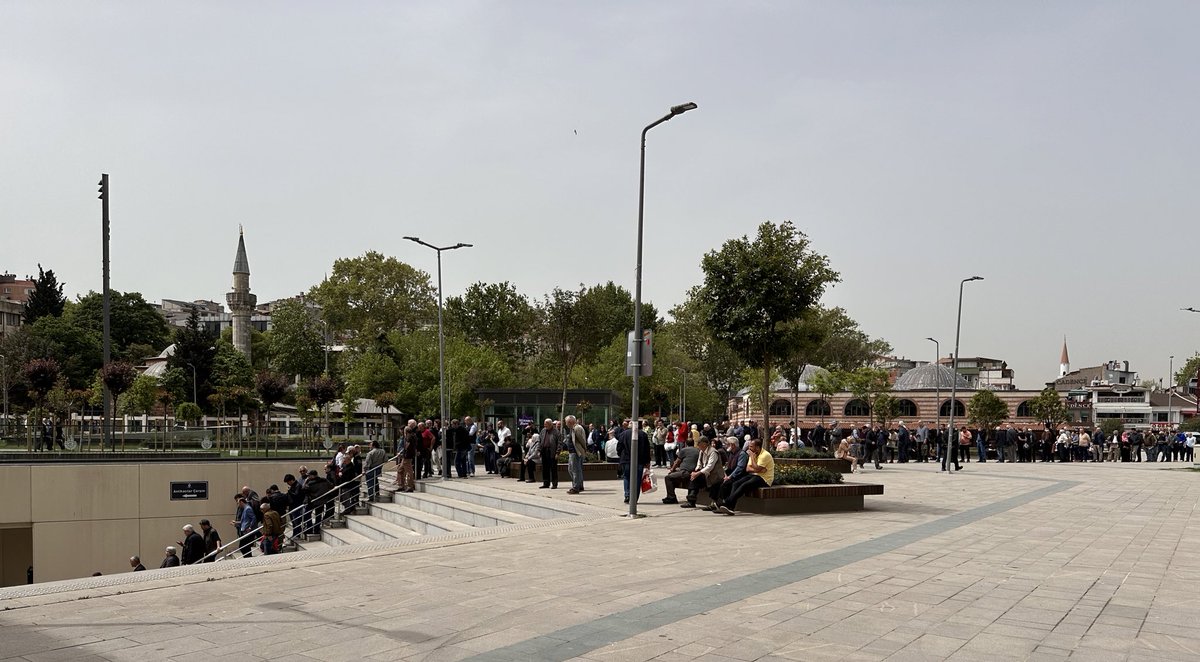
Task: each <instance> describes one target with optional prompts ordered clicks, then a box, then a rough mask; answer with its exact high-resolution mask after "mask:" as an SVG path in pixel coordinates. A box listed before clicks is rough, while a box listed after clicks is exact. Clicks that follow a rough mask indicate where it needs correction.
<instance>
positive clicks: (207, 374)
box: [167, 306, 216, 405]
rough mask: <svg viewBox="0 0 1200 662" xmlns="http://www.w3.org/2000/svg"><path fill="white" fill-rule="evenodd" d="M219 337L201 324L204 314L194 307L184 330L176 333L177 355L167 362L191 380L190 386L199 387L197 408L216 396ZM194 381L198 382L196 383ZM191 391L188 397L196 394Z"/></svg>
mask: <svg viewBox="0 0 1200 662" xmlns="http://www.w3.org/2000/svg"><path fill="white" fill-rule="evenodd" d="M215 342H216V337H214V336H213V335H212V334H210V333H209V332H208V330H206V329H205V328H204V326H203V325H202V324H201V323H200V311H199V310H198V309H197V308H196V307H194V306H193V307H192V310H191V312H190V313H189V314H188V318H187V322H186V323H185V324H184V326H183V328H180V329H176V331H175V353H174V354H173V355H171V358H170V359H168V361H167V366H168V368H170V369H179V370H180V371H182V372H183V373H184V374H185V375H186V376H187V378H188V380H189V381H188V384H189V386H190V385H191V384H193V383H195V384H196V389H195V390H196V392H197V394H196V400H198V401H199V402H197V403H196V404H197V405H199V404H200V402H206V401H207V400H208V395H209V394H210V393H211V392H212V385H211V384H210V382H209V380H210V379H211V377H212V370H213V360H214V358H215V355H214V353H215V351H216V349H215V347H214V343H215ZM193 380H194V382H193ZM191 391H192V390H191V389H189V390H188V395H189V396H190V395H191V394H192V392H191Z"/></svg>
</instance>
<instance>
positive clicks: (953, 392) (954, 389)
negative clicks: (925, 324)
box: [939, 276, 983, 471]
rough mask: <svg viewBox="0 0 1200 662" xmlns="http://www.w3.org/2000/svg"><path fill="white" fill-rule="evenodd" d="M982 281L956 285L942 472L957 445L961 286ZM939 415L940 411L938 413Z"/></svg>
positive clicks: (964, 280)
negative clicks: (955, 407)
mask: <svg viewBox="0 0 1200 662" xmlns="http://www.w3.org/2000/svg"><path fill="white" fill-rule="evenodd" d="M973 280H983V277H982V276H971V277H970V278H964V279H962V282H960V283H959V284H958V320H957V321H956V322H955V325H954V357H953V358H952V359H951V375H950V425H949V429H948V430H947V432H948V433H949V434H947V438H946V453H945V457H943V458H942V471H950V444H952V443H957V439H955V433H954V404H955V402H956V398H957V397H958V341H959V337H960V335H961V333H962V300H963V286H964V285H966V284H967V283H968V282H969V281H973ZM939 413H940V411H939Z"/></svg>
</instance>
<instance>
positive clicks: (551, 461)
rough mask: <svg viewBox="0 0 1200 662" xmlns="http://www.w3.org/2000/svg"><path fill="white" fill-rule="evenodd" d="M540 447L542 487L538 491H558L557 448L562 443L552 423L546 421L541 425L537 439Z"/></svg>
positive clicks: (560, 436)
mask: <svg viewBox="0 0 1200 662" xmlns="http://www.w3.org/2000/svg"><path fill="white" fill-rule="evenodd" d="M538 440H539V441H540V442H541V445H542V485H541V487H539V488H538V489H540V490H544V489H546V488H549V489H552V490H557V489H558V446H559V444H560V443H562V434H560V433H559V431H558V430H556V429H555V428H554V421H552V420H550V419H548V418H547V419H546V420H545V422H543V423H542V432H541V436H540V437H539V438H538Z"/></svg>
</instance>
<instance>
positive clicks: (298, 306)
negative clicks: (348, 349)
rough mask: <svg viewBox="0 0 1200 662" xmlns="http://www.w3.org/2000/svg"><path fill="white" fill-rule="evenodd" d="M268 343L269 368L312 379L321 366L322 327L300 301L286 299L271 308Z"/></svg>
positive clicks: (313, 314) (313, 312) (315, 313)
mask: <svg viewBox="0 0 1200 662" xmlns="http://www.w3.org/2000/svg"><path fill="white" fill-rule="evenodd" d="M269 344H270V354H271V364H272V367H273V368H274V369H275V370H278V371H279V372H281V373H283V374H285V375H298V376H299V377H300V378H301V379H311V378H313V377H315V376H317V375H319V374H321V371H322V370H323V369H324V365H325V354H324V349H325V331H324V327H323V325H322V322H321V321H320V320H319V319H317V312H316V311H315V310H313V309H311V308H308V307H307V306H305V304H304V303H303V302H300V301H295V300H292V301H285V302H283V303H281V304H279V305H278V306H276V307H275V308H274V310H272V311H271V331H270V343H269Z"/></svg>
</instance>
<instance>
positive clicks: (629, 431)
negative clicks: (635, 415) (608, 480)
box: [617, 419, 651, 503]
mask: <svg viewBox="0 0 1200 662" xmlns="http://www.w3.org/2000/svg"><path fill="white" fill-rule="evenodd" d="M621 427H622V428H624V429H622V430H621V432H619V433H618V434H617V458H618V459H617V461H618V462H619V463H620V465H621V470H622V474H621V475H622V480H623V482H624V484H625V503H629V489H630V484H631V482H632V485H633V489H635V490H638V494H641V489H642V475H643V474H645V472H646V470H647V469H649V468H650V459H651V458H650V437H649V436H647V435H646V432H645V430H643V429H642V426H641V421H630V420H629V419H625V421H624V422H623V423H622V425H621ZM635 430H636V432H637V437H634V436H633V435H634V431H635ZM635 438H636V439H637V454H638V457H637V461H638V466H637V467H636V473H633V472H631V466H630V465H632V463H633V460H632V458H631V457H630V449H631V448H632V444H633V440H634V439H635Z"/></svg>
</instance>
